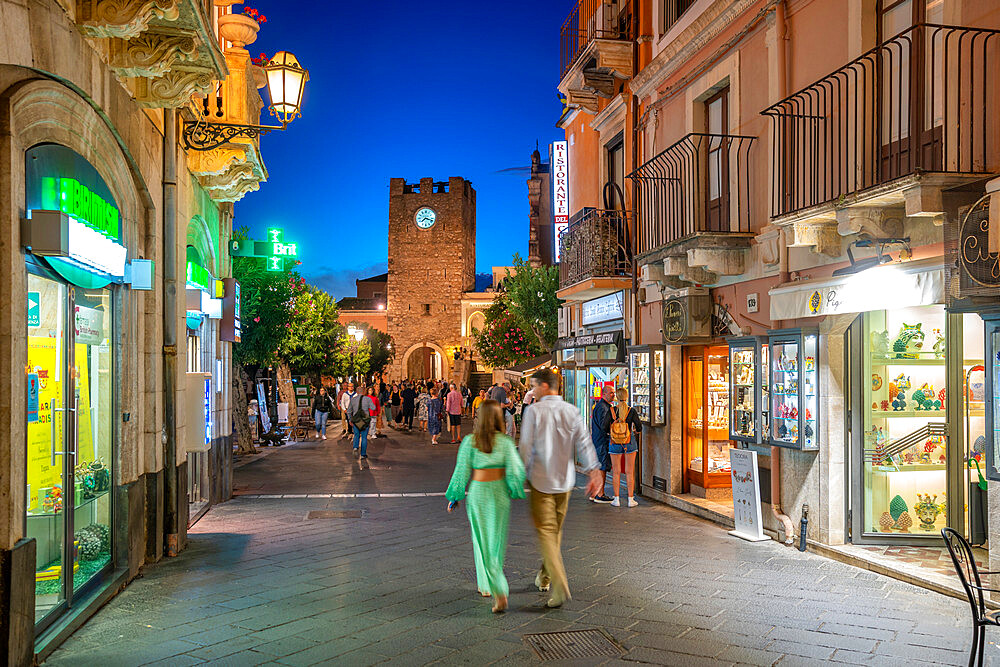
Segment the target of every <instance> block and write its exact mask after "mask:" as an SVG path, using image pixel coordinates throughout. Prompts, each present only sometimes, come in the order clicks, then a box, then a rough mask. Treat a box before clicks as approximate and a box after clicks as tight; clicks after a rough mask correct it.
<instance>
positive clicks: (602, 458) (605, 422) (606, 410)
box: [590, 386, 615, 503]
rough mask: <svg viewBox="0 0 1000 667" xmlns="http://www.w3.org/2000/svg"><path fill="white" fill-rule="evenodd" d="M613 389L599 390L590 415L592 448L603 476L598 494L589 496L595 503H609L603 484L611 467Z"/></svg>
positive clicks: (606, 387) (605, 482)
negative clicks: (598, 397)
mask: <svg viewBox="0 0 1000 667" xmlns="http://www.w3.org/2000/svg"><path fill="white" fill-rule="evenodd" d="M614 397H615V390H614V388H613V387H610V386H605V387H604V389H602V390H601V400H599V401H597V405H595V406H594V411H593V413H591V416H590V439H591V440H593V442H594V449H596V450H597V462H598V463H599V464H600V469H601V472H602V473H603V476H604V484H602V485H601V492H600V494H598V495H596V496H594V497H593V498H591V500H593V501H594V502H595V503H610V502H611V498H609V497H608V496H607V495H605V493H604V486H605V485H606V484H607V481H608V470H610V469H611V455H610V454H609V452H608V446H609V445H610V444H611V422H612V421H614V417H612V416H611V401H613V400H614Z"/></svg>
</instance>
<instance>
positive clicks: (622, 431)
mask: <svg viewBox="0 0 1000 667" xmlns="http://www.w3.org/2000/svg"><path fill="white" fill-rule="evenodd" d="M615 397H616V398H617V399H618V403H617V405H615V407H614V409H613V412H612V417H613V418H614V421H613V422H612V423H611V444H610V445H609V446H608V452H609V453H610V454H611V488H612V489H613V490H614V494H615V497H614V500H612V501H611V506H612V507H618V506H619V504H620V501H619V500H618V493H619V490H620V489H621V479H622V468H623V467H624V469H625V488H626V489H627V490H628V506H629V507H636V506H637V505H638V504H639V503H638V502H636V500H635V495H634V494H635V453H636V452H637V451H639V436H640V435H641V433H642V422H640V421H639V415H638V414H637V413H636V411H635V408H632V407H629V404H628V390H627V389H625V387H618V389H617V390H616V391H615Z"/></svg>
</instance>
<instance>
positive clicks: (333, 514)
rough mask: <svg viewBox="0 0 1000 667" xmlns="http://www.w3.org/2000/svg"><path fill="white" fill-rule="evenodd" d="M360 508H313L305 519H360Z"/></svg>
mask: <svg viewBox="0 0 1000 667" xmlns="http://www.w3.org/2000/svg"><path fill="white" fill-rule="evenodd" d="M361 515H362V511H361V510H313V511H312V512H309V514H306V518H307V519H360V518H361Z"/></svg>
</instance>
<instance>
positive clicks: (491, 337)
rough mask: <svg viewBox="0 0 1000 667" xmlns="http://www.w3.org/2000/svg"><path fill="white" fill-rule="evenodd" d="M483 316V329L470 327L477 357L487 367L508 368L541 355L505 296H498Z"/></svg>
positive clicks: (538, 347)
mask: <svg viewBox="0 0 1000 667" xmlns="http://www.w3.org/2000/svg"><path fill="white" fill-rule="evenodd" d="M483 315H484V316H485V318H486V321H485V323H484V324H483V328H482V329H481V330H480V329H476V328H475V327H473V329H472V338H473V341H474V343H473V344H474V345H475V347H476V350H477V351H478V352H479V356H480V357H481V358H482V360H483V361H485V362H486V363H487V364H489V365H490V366H493V367H495V368H509V367H511V366H515V365H517V364H519V363H521V362H523V361H527V360H529V359H533V358H534V357H537V356H538V355H540V354H543V353H544V352H545V348H543V347H542V346H541V345H539V343H538V341H537V340H536V338H535V336H534V335H533V334H531V333H527V332H526V331H525V330H524V328H523V327H522V326H521V323H520V321H519V318H518V317H516V316H515V315H514V313H513V312H512V310H511V308H510V303H509V301H508V297H507V295H506V294H503V293H501V294H499V295H498V296H497V298H496V299H495V300H494V301H493V305H491V306H490V307H489V308H487V309H486V311H485V312H484V313H483Z"/></svg>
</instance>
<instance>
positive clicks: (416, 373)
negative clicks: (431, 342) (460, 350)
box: [406, 345, 442, 380]
mask: <svg viewBox="0 0 1000 667" xmlns="http://www.w3.org/2000/svg"><path fill="white" fill-rule="evenodd" d="M406 377H408V378H409V379H411V380H415V379H417V378H423V379H428V378H434V379H442V377H441V355H440V354H438V352H437V350H435V349H434V348H432V347H428V346H426V345H425V346H422V347H417V348H415V349H414V350H413V351H412V352H411V353H410V356H409V358H408V359H407V361H406Z"/></svg>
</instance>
